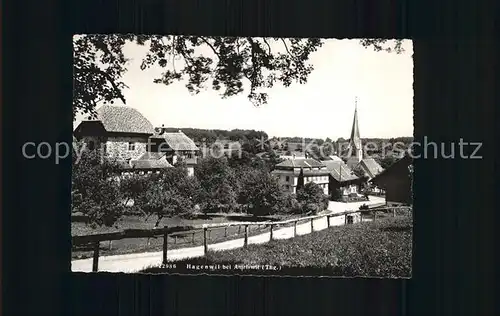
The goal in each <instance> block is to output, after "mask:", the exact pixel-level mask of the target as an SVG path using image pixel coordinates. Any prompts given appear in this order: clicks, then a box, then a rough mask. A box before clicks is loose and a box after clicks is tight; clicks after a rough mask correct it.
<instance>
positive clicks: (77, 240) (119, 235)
mask: <svg viewBox="0 0 500 316" xmlns="http://www.w3.org/2000/svg"><path fill="white" fill-rule="evenodd" d="M381 212H383V213H390V214H391V215H392V216H394V217H395V216H396V215H397V213H398V212H402V213H403V214H408V213H410V212H411V207H384V208H377V209H363V210H354V211H345V212H340V213H333V214H322V215H314V216H307V217H300V218H294V219H289V220H284V221H276V222H235V223H218V224H205V225H203V227H202V228H200V229H194V230H188V231H179V232H171V231H170V230H171V228H169V227H168V226H165V227H163V228H153V229H126V230H124V231H121V232H113V233H104V234H92V235H84V236H73V237H72V242H73V246H86V245H92V248H93V262H92V271H93V272H97V271H98V263H99V250H100V243H101V242H102V241H113V240H120V239H126V238H154V237H158V236H162V237H163V260H162V264H163V265H165V264H166V263H167V252H168V238H169V237H174V238H175V239H177V237H186V236H191V237H192V241H193V243H194V239H195V238H194V237H195V234H196V233H203V249H204V254H206V253H207V252H208V240H209V239H210V236H209V234H210V231H212V230H216V229H224V232H225V234H224V236H225V237H228V235H227V229H228V227H231V226H238V229H239V230H240V229H241V227H244V237H243V238H244V239H243V240H244V243H243V245H244V247H246V246H247V245H248V237H249V227H250V226H257V227H258V228H260V227H261V226H264V227H265V228H269V232H270V240H273V232H274V230H275V229H276V228H277V227H283V226H288V225H293V227H294V232H293V234H294V237H295V236H297V225H298V223H299V222H310V223H311V231H314V224H313V222H314V220H316V219H319V218H324V217H326V218H327V227H330V218H332V217H339V216H344V224H350V223H353V217H352V216H353V215H355V214H360V217H361V220H363V217H364V216H366V214H368V215H371V216H372V219H373V220H376V219H377V213H381ZM370 213H371V214H370Z"/></svg>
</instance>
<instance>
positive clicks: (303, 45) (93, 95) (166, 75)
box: [73, 34, 402, 114]
mask: <svg viewBox="0 0 500 316" xmlns="http://www.w3.org/2000/svg"><path fill="white" fill-rule="evenodd" d="M127 42H135V43H136V44H138V45H143V46H146V47H147V48H148V51H147V53H146V55H145V56H144V58H143V59H142V64H141V69H142V70H144V69H147V68H149V67H153V66H154V67H159V68H161V69H163V72H162V74H161V75H160V77H159V78H155V79H153V82H155V83H158V84H165V85H170V84H172V83H174V82H176V81H187V83H186V85H185V86H186V88H187V89H188V91H189V92H190V93H193V94H197V93H199V92H200V91H203V90H206V89H208V88H211V89H213V90H215V91H219V92H220V95H221V97H223V98H226V97H230V96H234V95H238V94H240V93H243V92H244V91H245V90H247V97H248V99H249V100H250V101H251V102H252V103H253V104H255V105H261V104H266V103H267V99H268V95H267V93H266V92H265V90H266V89H268V88H272V87H273V86H274V84H276V83H280V84H282V85H283V86H285V87H289V86H290V85H291V84H292V83H294V82H296V83H301V84H303V83H306V82H307V79H308V77H309V75H310V73H311V72H312V71H313V66H312V65H310V64H309V63H308V61H309V58H310V55H311V53H313V52H315V51H316V50H317V49H318V48H320V47H321V46H322V44H323V41H322V40H320V39H317V38H252V37H208V36H184V35H170V36H161V35H160V36H158V35H156V36H155V35H133V34H126V35H124V34H115V35H100V34H98V35H79V36H75V38H74V40H73V46H74V54H73V65H74V66H73V70H74V102H73V105H74V107H73V108H74V114H75V113H76V112H83V113H89V114H95V112H94V110H95V106H96V104H97V103H98V102H100V101H104V102H112V101H114V100H115V99H121V100H122V101H123V102H124V103H125V101H126V100H125V98H124V96H123V89H124V88H126V85H125V83H124V82H123V81H121V77H122V76H123V73H124V72H125V71H126V67H125V66H126V63H127V58H126V57H125V56H124V54H123V47H124V45H125V43H127ZM360 43H361V45H363V46H364V47H372V48H373V49H374V50H375V51H383V50H384V51H391V52H392V51H394V52H396V53H400V52H402V42H401V41H400V40H397V41H395V42H388V41H387V40H385V39H365V40H361V41H360ZM393 43H395V44H394V45H393ZM204 50H205V51H209V53H208V54H207V53H205V52H203V53H202V51H204ZM244 83H245V84H244Z"/></svg>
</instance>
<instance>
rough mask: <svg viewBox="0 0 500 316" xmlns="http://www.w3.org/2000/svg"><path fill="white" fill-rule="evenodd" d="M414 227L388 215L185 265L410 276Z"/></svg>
mask: <svg viewBox="0 0 500 316" xmlns="http://www.w3.org/2000/svg"><path fill="white" fill-rule="evenodd" d="M412 226H413V225H412V219H411V217H408V216H401V217H396V218H391V217H388V218H384V219H380V220H377V221H376V222H368V223H367V222H364V223H355V224H352V225H347V226H341V227H337V228H335V229H327V230H322V231H317V232H314V233H312V234H307V235H304V236H298V237H295V238H291V239H285V240H273V241H271V242H269V243H266V244H263V245H252V244H251V245H249V246H248V247H247V248H238V249H232V250H227V251H220V252H209V253H208V254H207V257H206V259H188V260H184V261H182V263H194V262H199V263H203V264H242V265H273V266H280V267H282V269H287V268H313V267H314V268H323V269H324V270H322V274H329V275H333V276H345V277H357V276H362V277H382V278H407V277H411V274H412ZM155 270H156V271H158V269H155V268H152V269H151V272H153V271H155Z"/></svg>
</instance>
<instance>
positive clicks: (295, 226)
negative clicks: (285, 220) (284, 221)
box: [293, 221, 297, 237]
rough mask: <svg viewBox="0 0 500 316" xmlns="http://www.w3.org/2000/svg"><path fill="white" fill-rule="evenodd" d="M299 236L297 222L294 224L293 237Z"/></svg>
mask: <svg viewBox="0 0 500 316" xmlns="http://www.w3.org/2000/svg"><path fill="white" fill-rule="evenodd" d="M295 236H297V221H295V222H293V237H295Z"/></svg>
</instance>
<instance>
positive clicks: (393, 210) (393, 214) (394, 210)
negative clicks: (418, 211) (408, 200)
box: [392, 208, 396, 217]
mask: <svg viewBox="0 0 500 316" xmlns="http://www.w3.org/2000/svg"><path fill="white" fill-rule="evenodd" d="M392 217H396V209H395V208H393V209H392Z"/></svg>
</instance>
